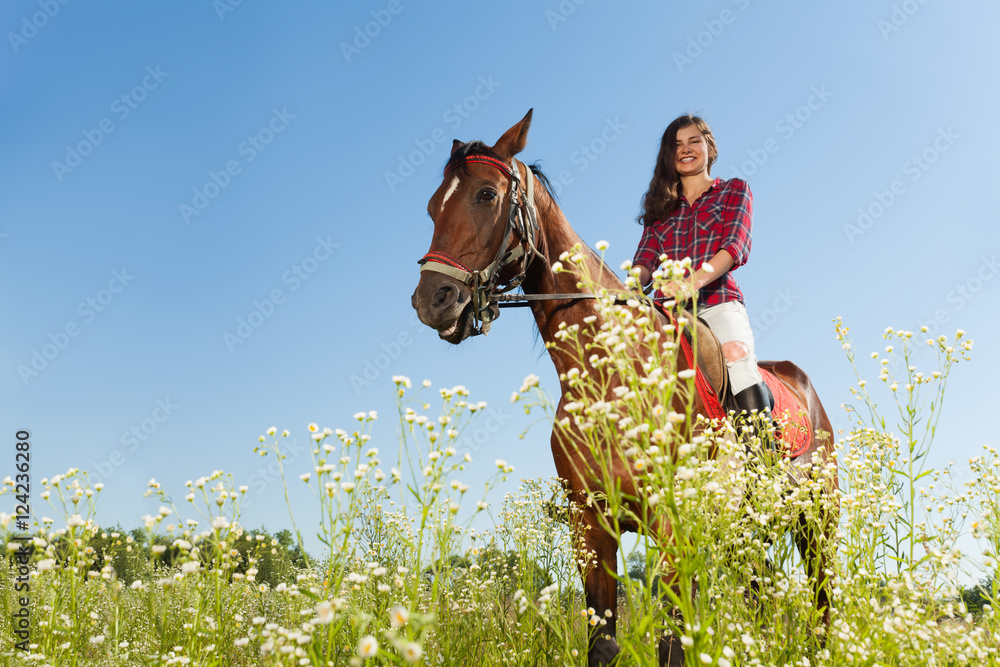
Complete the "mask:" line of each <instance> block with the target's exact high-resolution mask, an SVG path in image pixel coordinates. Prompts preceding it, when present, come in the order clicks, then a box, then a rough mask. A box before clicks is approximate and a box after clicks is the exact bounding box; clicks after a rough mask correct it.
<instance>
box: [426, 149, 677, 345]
mask: <svg viewBox="0 0 1000 667" xmlns="http://www.w3.org/2000/svg"><path fill="white" fill-rule="evenodd" d="M470 163H479V164H488V165H491V166H493V167H496V168H497V169H499V170H500V171H501V172H503V173H504V175H506V176H507V177H508V178H509V179H510V190H509V191H508V192H507V198H508V199H509V202H508V209H507V222H506V229H505V231H504V237H503V242H501V243H500V248H499V249H498V250H497V254H496V256H495V257H494V258H493V261H492V262H490V263H489V265H488V266H487V267H486V268H484V269H479V270H478V271H474V270H472V269H469V268H468V267H466V266H465V265H464V264H462V263H461V262H459V261H458V260H457V259H455V258H454V257H451V256H450V255H448V254H447V253H443V252H440V251H438V250H431V251H429V252H428V253H427V254H426V255H424V256H423V257H422V258H421V259H419V260H418V261H417V263H418V264H420V272H421V273H423V272H424V271H435V272H437V273H443V274H444V275H446V276H448V277H450V278H454V279H455V280H457V281H459V282H460V283H462V284H463V285H465V286H466V287H468V288H469V289H470V290H472V317H473V330H472V334H471V335H473V336H477V335H479V334H486V333H487V332H488V331H489V330H490V326H491V325H492V323H493V320H495V319H496V318H498V317H499V316H500V310H499V309H500V308H503V307H508V308H516V307H523V306H528V305H530V304H529V302H531V301H555V300H575V299H596V298H597V296H596V295H594V294H589V293H585V292H579V293H572V294H507V292H510V291H511V290H513V289H516V288H517V287H519V286H520V285H521V283H522V282H524V278H525V275H526V274H527V271H528V267H529V266H530V265H531V262H532V261H534V259H535V258H536V257H537V258H538V259H539V260H541V261H543V262H547V261H548V260H546V258H545V256H544V255H543V254H542V253H540V252H539V251H538V248H537V247H536V245H535V239H536V238H537V234H538V214H537V212H536V210H535V185H534V183H535V179H534V175H533V174H532V173H531V170H530V169H528V168H527V167H525V174H526V179H527V182H526V183H525V188H524V189H523V190H522V188H521V171H520V168H519V165H520V164H521V163H520V162H518V161H517V160H515V159H511V164H510V165H508V164H506V163H505V162H503V161H501V160H498V159H497V158H494V157H490V156H489V155H470V156H469V157H467V158H465V159H464V160H460V161H458V162H456V163H455V164H453V165H450V166H449V167H448V168H447V169H446V170H445V176H447V175H448V174H449V173H451V172H452V171H454V170H455V169H457V168H458V167H461V166H464V165H467V164H470ZM515 233H517V235H518V237H519V238H520V242H519V243H518V244H517V245H516V246H515V247H513V248H511V247H510V243H511V241H512V240H513V238H514V234H515ZM519 259H520V260H521V268H520V270H519V271H518V273H517V275H515V276H514V277H513V278H511V279H510V280H509V281H507V283H505V284H501V283H500V274H501V273H502V272H503V270H504V269H505V268H506V267H508V266H510V265H511V264H513V263H514V262H516V261H517V260H519ZM629 299H640V300H649V301H654V300H659V299H655V298H650V297H646V296H643V295H638V294H635V293H628V294H623V295H619V296H617V297H616V298H615V301H616V302H618V303H625V302H626V301H627V300H629ZM671 303H672V302H671ZM494 306H496V308H494Z"/></svg>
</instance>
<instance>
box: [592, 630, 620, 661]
mask: <svg viewBox="0 0 1000 667" xmlns="http://www.w3.org/2000/svg"><path fill="white" fill-rule="evenodd" d="M618 653H619V648H618V642H617V641H615V639H614V637H609V636H607V635H604V636H601V637H597V638H596V639H595V640H594V645H593V646H591V647H590V651H589V652H588V653H587V667H609V666H610V665H617V664H618Z"/></svg>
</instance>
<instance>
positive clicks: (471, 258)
mask: <svg viewBox="0 0 1000 667" xmlns="http://www.w3.org/2000/svg"><path fill="white" fill-rule="evenodd" d="M531 113H532V112H531V111H528V113H527V115H525V117H524V118H523V119H522V120H521V121H520V122H519V123H517V124H516V125H514V126H513V127H511V128H510V129H509V130H507V132H505V133H504V135H503V136H502V137H500V139H499V140H498V141H497V142H496V143H495V144H494V145H493V146H488V145H486V144H484V143H482V142H478V141H474V142H470V143H462V142H460V141H458V140H456V141H455V142H454V144H453V146H452V152H451V157H450V159H449V161H448V164H447V165H446V167H445V172H444V175H445V177H444V181H443V182H442V183H441V185H440V187H438V189H437V191H436V192H435V193H434V195H433V196H432V197H431V199H430V202H429V203H428V206H427V212H428V213H429V214H430V216H431V218H432V219H433V221H434V236H433V239H432V240H431V246H430V250H429V251H428V253H427V254H426V255H425V256H424V258H423V259H422V260H421V263H422V264H423V266H422V268H421V275H420V282H419V284H418V285H417V288H416V290H415V291H414V293H413V297H412V303H413V307H414V308H415V309H416V311H417V314H418V316H419V318H420V320H421V321H422V322H423V323H424V324H426V325H427V326H429V327H431V328H433V329H435V330H437V332H438V336H439V337H440V338H441V339H443V340H446V341H448V342H450V343H453V344H458V343H461V342H462V341H463V340H465V339H466V338H468V337H469V336H471V335H474V334H477V333H484V332H485V331H486V330H487V329H488V328H489V326H490V324H491V323H492V321H493V320H494V319H495V318H496V316H497V315H498V310H497V305H498V300H499V301H502V300H503V298H504V295H502V294H501V293H502V292H506V291H508V290H510V289H513V288H514V287H516V286H520V287H521V288H522V290H523V292H524V294H525V295H540V297H539V298H538V300H533V301H531V302H530V304H529V305H530V307H531V310H532V313H533V314H534V317H535V322H536V323H537V324H538V330H539V331H540V332H541V335H542V338H543V339H544V340H545V342H546V343H548V344H551V343H555V344H554V345H547V347H548V349H549V354H550V355H551V357H552V362H553V363H554V364H555V367H556V370H557V371H558V372H559V375H560V377H563V378H565V377H566V376H565V375H564V374H565V373H566V372H567V371H569V370H570V369H571V368H574V367H579V366H580V364H581V361H582V360H580V359H579V358H577V356H575V355H573V354H571V353H570V352H569V351H568V350H565V349H562V348H561V347H560V346H559V344H558V341H557V338H556V336H555V334H556V332H557V331H558V330H559V327H560V325H562V324H565V325H567V326H569V325H573V324H579V323H581V322H583V319H584V318H585V317H587V316H590V315H596V316H598V317H600V314H599V313H598V309H597V307H596V305H595V302H594V301H593V300H592V299H588V298H586V295H582V296H581V294H582V290H581V289H580V288H579V287H578V286H577V278H576V277H575V276H574V275H572V274H570V273H569V272H558V273H557V272H554V271H553V270H552V268H551V267H552V264H553V263H554V262H555V260H556V258H558V257H559V256H560V255H561V254H562V253H563V252H566V251H571V252H572V249H573V248H574V246H576V245H577V244H580V245H581V246H582V247H583V248H584V251H583V252H584V253H585V254H586V259H585V262H586V265H587V267H588V269H589V274H590V275H591V276H599V277H600V278H599V282H600V284H601V285H603V286H604V287H607V288H608V289H609V290H617V291H624V290H625V286H624V285H623V284H622V283H621V281H619V280H618V278H617V277H616V276H615V275H614V273H613V272H611V271H610V270H609V269H607V267H606V266H605V265H604V263H603V262H602V261H601V259H600V257H598V255H597V254H596V253H594V252H593V251H592V250H590V249H589V248H587V247H586V245H583V244H582V241H581V239H580V237H579V236H577V234H576V233H575V232H574V231H573V229H572V228H571V227H570V225H569V223H568V222H567V221H566V218H565V216H564V215H563V213H562V211H561V210H560V208H559V206H558V205H557V204H556V202H555V200H554V198H553V197H552V195H551V193H550V192H549V189H548V188H547V187H546V184H547V180H546V179H545V177H544V175H542V174H541V172H540V171H538V170H537V169H536V168H534V167H532V168H530V169H529V168H527V167H525V166H524V165H523V164H522V163H520V162H518V161H517V160H514V156H515V155H517V154H518V153H519V152H521V150H522V149H523V148H524V146H525V144H526V143H527V137H528V127H529V125H530V123H531ZM522 184H523V186H522ZM498 295H499V298H498ZM530 298H535V297H530ZM665 324H666V320H665V319H663V320H661V321H659V322H658V323H657V324H656V326H657V327H658V328H660V327H663V326H664V325H665ZM599 325H600V321H598V322H597V323H596V326H599ZM585 330H587V327H583V326H582V325H581V333H583V332H584V331H585ZM593 330H596V328H595V329H593ZM583 363H584V366H585V367H586V361H583ZM761 365H762V366H764V367H767V368H768V369H769V370H771V371H772V372H773V373H774V374H775V375H777V376H778V378H779V379H780V380H781V381H782V382H783V383H784V384H785V385H786V386H787V387H788V388H789V389H790V390H791V391H792V392H793V393H794V394H795V395H796V396H797V397H798V398H799V400H800V401H801V403H802V405H804V406H806V409H807V411H808V416H809V419H810V420H811V425H812V433H813V440H812V442H811V444H810V446H809V449H808V450H807V451H806V452H805V454H804V455H803V456H802V457H801V458H802V460H807V461H808V460H810V459H811V457H812V454H813V453H814V452H817V453H819V455H820V458H821V459H822V460H824V461H825V460H829V459H831V458H832V457H831V454H832V442H831V438H830V434H831V433H832V427H831V425H830V421H829V419H828V418H827V415H826V412H825V411H824V409H823V406H822V405H821V404H820V401H819V398H818V397H817V396H816V392H815V391H814V390H813V387H812V384H811V383H810V382H809V379H808V378H807V377H806V375H805V373H803V372H802V371H801V370H800V369H799V368H797V367H796V366H795V365H793V364H791V363H790V362H776V363H775V362H761ZM685 367H686V365H685V363H684V361H683V359H679V360H678V369H683V368H685ZM581 370H587V368H584V369H581ZM561 390H562V398H561V400H560V403H559V406H558V408H557V411H556V415H555V417H556V419H557V420H561V419H562V418H563V417H566V416H567V413H566V411H565V407H564V406H565V404H566V403H567V402H568V401H569V400H570V399H568V398H567V397H568V396H569V395H570V392H569V386H568V384H567V383H566V381H564V382H563V385H562V387H561ZM609 391H610V389H609ZM608 398H610V397H608ZM694 400H695V401H696V405H695V407H694V409H695V413H697V412H702V413H704V414H707V413H706V412H705V411H704V409H702V408H703V405H702V404H701V403H700V399H699V398H697V397H695V398H694ZM678 411H680V410H678ZM569 433H570V437H571V438H572V434H573V431H572V427H571V429H570V431H569ZM565 434H566V431H563V435H562V436H560V435H557V433H556V432H555V431H553V435H552V455H553V457H554V459H555V467H556V471H557V473H558V474H559V476H560V478H561V479H562V480H563V483H564V484H565V486H566V489H567V491H568V494H569V498H570V501H571V502H573V503H575V504H576V505H577V506H578V507H579V509H580V514H579V516H580V518H579V520H578V521H577V522H576V523H575V531H576V534H577V537H578V539H579V540H580V542H581V543H582V544H583V546H584V548H585V550H586V551H587V552H592V553H593V555H594V556H596V559H597V567H594V568H592V569H588V570H586V571H585V572H584V589H585V591H586V599H587V605H588V606H589V607H593V608H594V610H595V611H596V612H597V614H598V615H600V616H602V617H603V616H604V615H605V613H606V612H608V611H610V613H611V616H610V618H608V623H607V625H605V626H603V627H602V626H598V627H597V628H596V630H595V631H593V632H592V634H591V638H590V642H589V646H588V665H591V666H596V665H610V664H613V663H614V662H615V661H616V657H617V655H618V653H619V649H618V644H617V642H616V640H615V617H616V614H617V581H616V579H615V576H614V573H615V572H617V567H618V565H617V547H618V542H617V537H616V536H615V535H613V534H610V533H609V532H608V531H607V530H605V529H604V528H603V527H602V523H601V520H600V518H599V512H600V508H598V507H596V506H594V505H593V504H590V505H588V504H587V503H585V502H583V501H584V500H585V499H586V497H587V495H588V492H591V491H600V488H601V482H599V480H600V479H601V475H600V474H598V473H597V472H596V466H597V463H596V461H595V460H594V456H593V454H592V453H591V452H590V450H589V449H588V447H586V446H580V447H575V446H573V444H572V443H570V446H567V445H566V442H565V439H564V438H565ZM610 446H611V443H609V447H610ZM615 466H616V467H615V470H614V475H615V477H616V482H618V483H620V484H621V488H622V492H623V493H624V494H627V495H628V496H630V497H637V495H638V493H637V489H636V488H635V481H634V479H633V477H632V475H631V474H630V473H629V470H628V468H627V466H626V465H625V464H623V463H622V462H621V461H620V460H619V461H618V463H616V464H615ZM806 470H807V469H806V468H800V469H799V472H797V473H796V474H809V473H808V472H805V471H806ZM835 485H836V480H835V479H834V480H833V482H832V486H835ZM831 491H832V489H831ZM636 511H637V512H638V511H639V510H638V509H636ZM800 524H801V525H800V530H799V531H798V536H797V542H798V545H799V549H800V551H801V553H802V555H803V557H804V559H805V560H806V561H807V563H808V565H807V567H808V569H809V570H810V574H811V575H812V577H813V580H814V581H815V582H816V584H815V585H816V591H815V602H816V606H817V610H818V611H820V613H821V614H822V615H823V617H824V620H825V621H827V620H828V613H829V611H828V610H829V604H830V599H829V596H828V593H827V588H828V586H827V579H826V575H825V574H824V573H825V572H827V571H828V570H827V567H828V563H827V562H826V556H825V554H826V553H827V551H826V550H825V549H821V548H818V547H817V545H818V544H819V543H820V541H821V537H826V538H830V536H831V533H832V531H833V530H834V529H835V524H836V522H835V521H834V520H830V521H827V522H825V524H824V525H822V526H809V525H806V524H805V523H804V522H800ZM656 530H657V532H658V535H657V538H658V539H661V540H663V539H669V537H670V527H669V526H657V527H656ZM659 656H660V664H661V665H667V664H669V665H681V664H683V662H684V659H683V649H682V647H681V644H680V641H679V639H678V638H676V637H671V638H665V639H663V640H661V641H660V646H659Z"/></svg>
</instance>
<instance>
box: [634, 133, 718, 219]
mask: <svg viewBox="0 0 1000 667" xmlns="http://www.w3.org/2000/svg"><path fill="white" fill-rule="evenodd" d="M688 125H694V126H695V127H697V128H698V131H699V132H701V133H702V134H703V135H705V143H707V144H708V173H709V174H711V173H712V165H713V164H715V160H716V159H717V158H718V157H719V148H718V146H716V144H715V137H713V136H712V130H710V129H709V127H708V123H706V122H705V121H704V120H702V119H701V118H699V117H698V116H692V115H691V114H684V115H683V116H680V117H678V118H676V119H674V120H673V121H672V122H671V123H670V125H667V129H666V130H665V131H664V132H663V138H662V139H661V140H660V153H659V155H657V156H656V166H655V167H654V168H653V180H651V181H650V182H649V190H647V191H646V194H645V195H644V196H643V199H642V214H640V215H639V217H638V218H637V221H638V222H640V223H641V224H643V225H652V224H653V223H655V222H658V221H660V220H666V218H667V217H668V216H669V215H670V214H671V213H673V212H674V210H675V209H676V208H677V206H678V204H679V203H680V199H681V195H682V194H683V193H682V192H681V177H680V176H678V174H677V162H676V160H675V159H674V158H675V156H676V154H677V131H678V130H680V129H681V128H682V127H687V126H688Z"/></svg>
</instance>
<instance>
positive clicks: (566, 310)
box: [524, 193, 624, 375]
mask: <svg viewBox="0 0 1000 667" xmlns="http://www.w3.org/2000/svg"><path fill="white" fill-rule="evenodd" d="M547 196H548V195H547V193H546V197H547ZM538 208H539V212H540V215H539V227H540V236H541V239H540V241H541V242H540V243H539V246H540V247H539V250H540V252H541V254H542V255H543V256H544V258H545V260H546V261H545V262H539V261H537V260H536V262H535V266H533V267H532V269H533V270H532V271H530V272H529V276H528V279H527V280H526V281H525V283H524V292H525V293H526V294H579V293H584V292H589V291H590V290H589V289H584V288H581V287H578V286H577V282H578V278H577V276H576V274H575V273H574V272H573V271H570V270H567V271H563V272H560V273H554V272H553V271H552V269H551V266H552V265H553V264H554V263H555V262H558V261H560V260H559V257H560V256H561V255H562V254H563V253H564V252H568V253H570V254H573V253H574V252H576V251H575V250H574V248H575V247H576V246H577V245H578V244H579V250H577V251H578V252H580V254H582V255H583V256H584V257H585V260H584V262H585V263H586V268H587V270H588V273H589V275H590V276H591V279H592V280H594V281H595V283H596V284H597V285H599V286H604V287H608V288H610V289H615V290H622V289H624V285H622V283H621V281H620V280H619V279H618V277H617V276H616V275H615V274H614V273H613V272H612V271H610V270H609V269H608V267H607V266H606V265H605V264H604V262H602V261H601V259H600V257H598V256H597V254H596V253H594V251H593V250H591V249H590V248H589V247H588V246H587V245H586V244H585V243H583V241H582V240H581V239H580V236H579V235H578V234H577V233H576V232H575V231H574V230H573V228H572V227H571V226H570V224H569V222H568V221H567V220H566V216H564V215H563V213H562V211H561V210H560V209H559V206H558V205H557V204H556V203H555V202H554V201H551V200H550V202H543V203H542V205H541V206H539V207H538ZM543 211H544V213H543ZM562 264H563V265H564V266H565V267H566V268H567V269H570V268H571V266H570V264H569V263H568V262H562ZM531 311H532V313H533V314H534V316H535V323H536V324H537V325H538V331H539V332H540V333H541V335H542V339H543V340H544V341H545V342H546V343H552V342H554V341H555V340H556V338H555V334H556V332H557V331H558V330H559V326H560V324H562V323H565V324H566V325H567V326H570V325H573V324H581V326H583V318H584V317H587V316H588V315H595V316H597V317H598V318H600V313H599V312H598V308H597V304H596V303H595V302H594V300H593V299H579V300H575V301H574V300H562V299H560V300H553V301H535V302H532V305H531ZM595 324H596V325H597V326H600V322H596V323H595ZM547 347H548V349H549V355H550V356H551V357H552V363H553V364H555V367H556V371H558V372H559V374H560V375H561V374H562V373H565V372H567V371H568V370H569V369H570V368H573V367H578V366H580V364H581V362H582V363H584V364H586V361H585V360H581V359H577V358H576V357H574V356H572V355H570V354H568V353H566V352H563V351H561V350H560V349H558V348H556V347H553V346H550V345H547Z"/></svg>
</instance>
